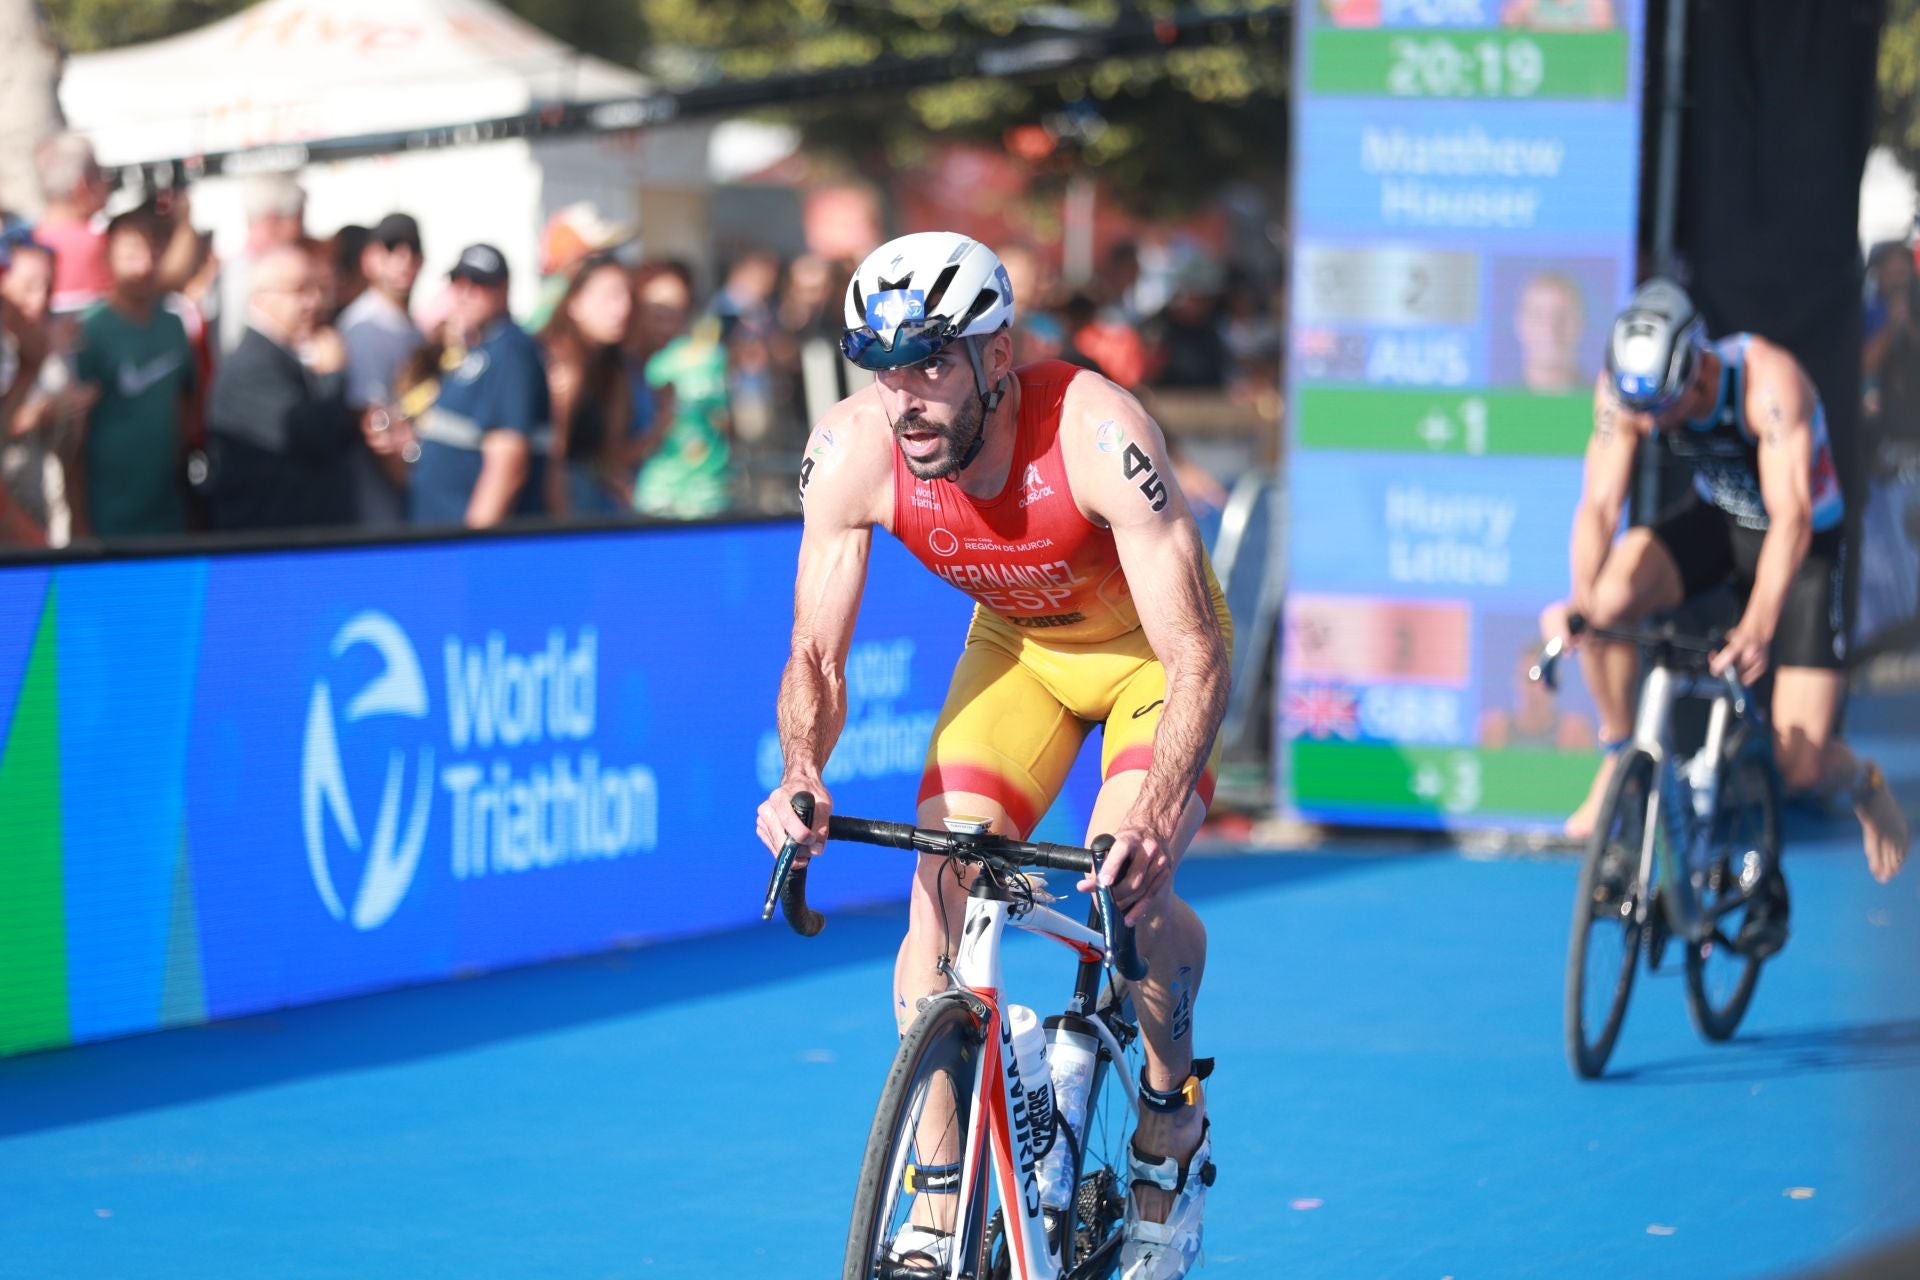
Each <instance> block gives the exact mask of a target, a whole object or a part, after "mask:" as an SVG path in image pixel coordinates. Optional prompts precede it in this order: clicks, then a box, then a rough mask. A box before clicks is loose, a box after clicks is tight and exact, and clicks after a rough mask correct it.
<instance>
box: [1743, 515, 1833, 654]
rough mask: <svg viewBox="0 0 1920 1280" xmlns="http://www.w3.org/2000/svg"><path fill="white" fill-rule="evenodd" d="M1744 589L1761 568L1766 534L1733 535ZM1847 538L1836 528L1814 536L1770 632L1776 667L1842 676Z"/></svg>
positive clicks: (1747, 530)
mask: <svg viewBox="0 0 1920 1280" xmlns="http://www.w3.org/2000/svg"><path fill="white" fill-rule="evenodd" d="M1736 537H1737V540H1738V544H1739V547H1738V556H1739V560H1740V578H1741V585H1742V587H1743V588H1750V586H1751V583H1752V581H1753V575H1754V573H1755V572H1756V571H1757V570H1758V568H1759V564H1760V547H1761V544H1762V543H1764V542H1765V541H1766V535H1765V534H1763V533H1761V532H1759V531H1758V530H1753V529H1742V530H1740V531H1739V533H1738V534H1737V535H1736ZM1846 563H1847V562H1846V537H1845V535H1844V534H1843V533H1842V532H1841V531H1840V530H1838V529H1829V530H1826V531H1825V532H1822V533H1816V534H1815V535H1814V536H1813V541H1812V542H1811V543H1810V544H1809V545H1808V547H1807V554H1806V555H1805V556H1804V557H1802V558H1801V561H1800V567H1799V568H1798V569H1796V570H1795V571H1794V574H1793V581H1792V582H1790V583H1788V584H1787V597H1786V599H1785V600H1783V601H1782V602H1781V604H1780V621H1779V623H1778V624H1777V625H1776V626H1775V627H1774V630H1773V650H1772V653H1771V658H1772V661H1773V665H1774V666H1775V667H1777V668H1781V669H1785V668H1787V667H1805V668H1808V669H1809V670H1813V671H1844V670H1845V669H1846V666H1847V622H1846V609H1845V605H1844V596H1843V594H1842V593H1843V591H1844V589H1845V587H1844V584H1845V580H1846Z"/></svg>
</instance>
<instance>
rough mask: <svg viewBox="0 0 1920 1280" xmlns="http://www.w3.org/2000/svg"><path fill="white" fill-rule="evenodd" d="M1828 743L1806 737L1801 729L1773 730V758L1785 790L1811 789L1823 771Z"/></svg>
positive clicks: (1818, 781)
mask: <svg viewBox="0 0 1920 1280" xmlns="http://www.w3.org/2000/svg"><path fill="white" fill-rule="evenodd" d="M1826 749H1827V744H1826V743H1825V742H1824V741H1818V740H1816V739H1814V738H1813V737H1811V736H1809V735H1808V734H1807V732H1806V731H1805V730H1804V729H1800V728H1792V729H1781V728H1778V727H1776V728H1775V729H1774V731H1773V757H1774V762H1775V763H1776V764H1777V765H1778V766H1779V768H1780V783H1781V785H1782V786H1784V787H1785V788H1786V789H1787V790H1788V791H1812V790H1814V789H1815V788H1816V787H1818V786H1819V785H1820V779H1821V776H1822V774H1823V773H1824V772H1825V764H1826Z"/></svg>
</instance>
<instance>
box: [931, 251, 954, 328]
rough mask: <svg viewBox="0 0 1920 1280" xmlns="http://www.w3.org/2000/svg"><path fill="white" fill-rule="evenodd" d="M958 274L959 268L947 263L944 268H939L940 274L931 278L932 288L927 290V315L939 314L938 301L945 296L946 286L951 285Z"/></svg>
mask: <svg viewBox="0 0 1920 1280" xmlns="http://www.w3.org/2000/svg"><path fill="white" fill-rule="evenodd" d="M959 272H960V268H958V267H956V266H954V265H953V264H952V263H948V264H947V265H946V266H944V267H942V268H940V274H939V275H937V276H935V277H934V278H933V288H931V289H929V290H927V314H928V315H930V316H932V315H938V314H939V313H940V300H941V299H942V298H944V297H946V296H947V286H948V285H950V284H952V283H953V278H954V276H956V275H958V274H959Z"/></svg>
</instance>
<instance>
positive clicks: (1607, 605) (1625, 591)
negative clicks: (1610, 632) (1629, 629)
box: [1587, 573, 1646, 629]
mask: <svg viewBox="0 0 1920 1280" xmlns="http://www.w3.org/2000/svg"><path fill="white" fill-rule="evenodd" d="M1588 610H1589V616H1588V618H1587V621H1589V622H1591V623H1592V624H1593V625H1594V626H1596V627H1606V628H1609V629H1611V628H1615V627H1625V626H1628V625H1630V624H1632V623H1634V622H1638V621H1639V620H1640V618H1641V616H1642V615H1643V614H1645V613H1646V608H1645V607H1644V606H1643V605H1641V603H1640V602H1639V600H1638V599H1636V598H1635V595H1634V590H1633V580H1632V579H1631V578H1630V577H1629V576H1627V575H1626V574H1612V573H1609V574H1605V575H1603V576H1602V577H1601V579H1600V581H1599V582H1597V583H1595V584H1594V587H1593V598H1592V600H1591V601H1589V603H1588Z"/></svg>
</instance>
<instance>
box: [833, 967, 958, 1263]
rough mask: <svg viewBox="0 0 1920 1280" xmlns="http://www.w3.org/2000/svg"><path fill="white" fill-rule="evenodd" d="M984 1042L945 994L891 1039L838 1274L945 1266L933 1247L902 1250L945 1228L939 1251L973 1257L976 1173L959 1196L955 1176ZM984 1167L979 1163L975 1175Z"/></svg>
mask: <svg viewBox="0 0 1920 1280" xmlns="http://www.w3.org/2000/svg"><path fill="white" fill-rule="evenodd" d="M984 1047H985V1040H984V1037H983V1035H982V1033H981V1030H980V1027H979V1025H978V1023H977V1022H976V1021H975V1020H974V1016H973V1013H972V1012H971V1010H969V1009H968V1007H967V1006H966V1004H965V1003H963V1002H962V1001H960V1000H956V999H952V998H950V997H949V998H940V997H936V998H935V999H933V1000H931V1001H929V1002H928V1003H927V1005H926V1007H925V1008H924V1009H922V1010H921V1012H920V1016H919V1018H918V1019H916V1020H915V1022H914V1024H913V1026H912V1027H911V1028H909V1029H908V1031H907V1034H906V1035H905V1037H903V1038H902V1039H901V1041H900V1049H899V1051H898V1052H897V1053H896V1054H895V1055H894V1059H893V1068H892V1069H891V1070H890V1071H888V1072H887V1082H886V1084H885V1085H884V1086H883V1087H882V1088H881V1091H880V1105H879V1106H878V1107H877V1108H875V1110H874V1116H873V1129H872V1130H871V1132H870V1133H869V1134H868V1136H867V1153H866V1158H865V1159H864V1160H863V1161H862V1162H861V1165H860V1182H859V1186H858V1187H857V1189H856V1190H855V1192H854V1198H853V1219H852V1222H851V1224H850V1225H849V1228H848V1231H847V1255H846V1262H845V1264H844V1268H843V1270H842V1272H841V1274H842V1277H843V1280H908V1278H912V1277H922V1276H932V1275H946V1274H949V1267H948V1266H946V1265H945V1261H946V1258H943V1257H941V1256H939V1254H938V1253H937V1247H930V1248H913V1249H909V1248H904V1247H902V1242H903V1241H906V1242H908V1243H911V1244H916V1245H920V1244H929V1242H931V1241H937V1240H938V1239H939V1237H941V1236H946V1237H949V1238H950V1243H948V1244H947V1245H946V1246H945V1247H946V1248H947V1249H948V1250H953V1249H960V1250H965V1251H968V1252H971V1253H973V1256H974V1257H975V1258H978V1257H979V1253H978V1252H974V1251H978V1250H980V1249H981V1234H982V1233H981V1225H982V1223H981V1217H982V1214H981V1211H982V1210H983V1209H984V1207H985V1204H986V1197H985V1194H984V1192H985V1189H986V1188H985V1178H984V1177H981V1178H979V1179H978V1181H977V1182H976V1185H975V1186H974V1187H973V1188H972V1194H970V1195H966V1196H962V1195H961V1194H960V1193H961V1186H960V1178H961V1164H962V1161H963V1159H964V1157H965V1154H966V1144H967V1129H968V1125H969V1122H970V1120H971V1117H972V1115H973V1106H974V1102H975V1097H974V1088H975V1084H976V1082H977V1081H978V1079H979V1068H980V1057H981V1053H982V1051H983V1049H984ZM985 1168H986V1162H985V1161H982V1162H981V1171H982V1173H983V1174H984V1171H985ZM963 1201H964V1202H965V1203H967V1204H968V1205H970V1206H972V1211H971V1213H970V1215H969V1220H968V1221H961V1220H960V1205H961V1204H962V1202H963ZM913 1228H918V1230H917V1231H916V1230H913ZM946 1257H947V1258H950V1257H951V1253H948V1254H947V1255H946ZM962 1270H963V1271H964V1272H966V1273H968V1274H974V1273H975V1272H976V1269H975V1268H974V1267H971V1266H969V1267H964V1268H963V1269H962Z"/></svg>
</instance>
